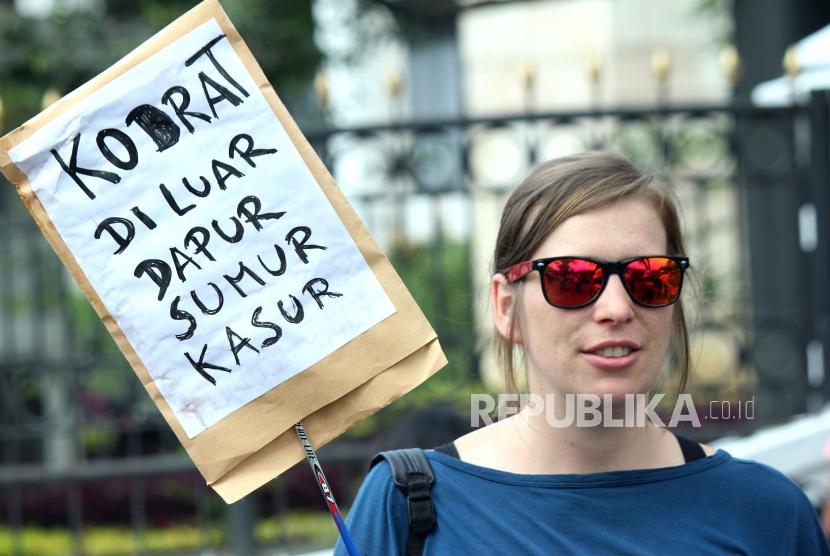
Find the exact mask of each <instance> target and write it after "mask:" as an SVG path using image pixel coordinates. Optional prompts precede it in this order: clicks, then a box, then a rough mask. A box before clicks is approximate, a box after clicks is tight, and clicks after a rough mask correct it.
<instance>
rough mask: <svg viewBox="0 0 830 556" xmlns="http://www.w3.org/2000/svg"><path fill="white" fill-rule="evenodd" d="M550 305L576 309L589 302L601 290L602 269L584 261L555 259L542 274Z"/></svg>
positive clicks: (595, 264) (593, 263)
mask: <svg viewBox="0 0 830 556" xmlns="http://www.w3.org/2000/svg"><path fill="white" fill-rule="evenodd" d="M542 280H543V287H544V288H545V295H546V296H547V298H548V301H549V302H550V303H553V304H554V305H560V306H563V307H578V306H579V305H585V304H586V303H588V302H590V301H591V300H592V299H594V297H595V296H596V295H597V293H598V292H599V290H600V289H601V288H602V268H600V266H599V265H598V264H597V263H595V262H592V261H586V260H584V259H556V260H554V261H551V262H550V263H548V265H547V266H546V267H545V271H544V272H543V273H542Z"/></svg>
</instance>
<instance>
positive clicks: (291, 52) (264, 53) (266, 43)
mask: <svg viewBox="0 0 830 556" xmlns="http://www.w3.org/2000/svg"><path fill="white" fill-rule="evenodd" d="M193 4H194V2H192V1H189V0H187V1H186V0H164V1H162V0H141V1H133V0H129V1H127V0H105V1H104V2H102V4H101V6H102V8H101V9H99V8H98V7H95V9H89V10H71V11H70V10H67V11H55V12H54V13H52V14H51V15H50V16H48V17H46V18H43V19H41V18H30V17H22V16H20V15H18V14H17V13H16V12H15V11H14V9H13V8H12V7H11V6H8V5H4V4H0V52H2V53H3V55H2V56H0V98H2V99H3V102H4V104H5V112H6V116H5V124H2V123H0V130H7V129H11V128H13V127H16V126H18V125H20V124H21V123H22V122H24V121H26V120H27V119H29V118H31V117H32V116H33V115H35V114H36V113H37V112H39V111H40V109H41V99H42V97H43V94H44V92H45V91H46V90H48V89H56V90H57V91H59V92H60V93H62V94H65V93H68V92H69V91H71V90H73V89H75V88H77V87H78V86H80V85H82V84H83V83H84V82H86V81H88V80H89V79H91V78H92V77H94V76H95V75H96V74H98V73H100V72H101V71H103V70H104V69H106V68H107V67H109V66H110V65H112V64H113V63H114V62H116V61H117V60H119V59H120V58H121V57H123V56H124V55H125V54H127V53H128V52H130V51H131V50H133V49H134V48H136V47H137V46H138V45H140V44H141V43H142V42H144V41H145V40H147V39H148V38H150V37H151V36H152V35H153V34H154V33H155V32H156V31H158V30H159V29H161V28H163V27H164V26H165V25H167V24H168V23H170V22H171V21H173V20H174V19H175V18H177V17H178V16H179V15H181V14H183V13H184V12H185V11H187V10H188V9H190V8H191V7H192V6H193ZM223 7H224V8H225V9H226V10H227V11H228V15H229V16H230V17H231V20H232V21H234V24H235V25H236V26H237V28H238V29H239V32H240V34H241V35H242V37H243V38H244V39H245V41H246V43H247V44H248V46H249V47H250V48H251V50H252V52H253V53H254V56H255V57H256V58H257V61H258V62H259V64H260V65H261V66H262V68H263V71H264V72H265V74H266V75H267V76H268V77H269V79H270V80H271V81H272V83H274V85H275V86H276V87H277V88H278V90H279V93H280V95H281V96H282V97H283V100H285V101H286V102H287V103H288V104H289V105H292V104H295V105H298V106H301V107H305V106H306V104H307V103H305V104H304V102H305V100H306V98H305V97H307V96H308V90H309V83H310V82H311V79H312V77H313V75H314V73H315V72H316V71H317V68H318V67H319V65H320V61H321V54H320V52H319V50H318V49H317V46H316V44H315V42H314V36H313V31H314V26H313V20H312V13H311V3H310V2H296V1H294V0H226V1H225V2H223Z"/></svg>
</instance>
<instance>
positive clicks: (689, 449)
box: [674, 433, 706, 463]
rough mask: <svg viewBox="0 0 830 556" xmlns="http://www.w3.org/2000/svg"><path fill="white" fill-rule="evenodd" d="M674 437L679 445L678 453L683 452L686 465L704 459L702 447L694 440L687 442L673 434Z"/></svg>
mask: <svg viewBox="0 0 830 556" xmlns="http://www.w3.org/2000/svg"><path fill="white" fill-rule="evenodd" d="M674 436H675V437H676V438H677V442H678V443H679V444H680V451H681V452H683V459H684V460H685V461H686V463H689V462H692V461H696V460H699V459H703V458H705V457H706V452H704V451H703V447H702V446H701V445H700V444H698V443H697V442H695V441H694V440H689V439H688V438H686V437H685V436H680V435H679V434H677V433H674Z"/></svg>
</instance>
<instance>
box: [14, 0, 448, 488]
mask: <svg viewBox="0 0 830 556" xmlns="http://www.w3.org/2000/svg"><path fill="white" fill-rule="evenodd" d="M0 168H2V171H3V173H4V175H5V176H6V177H7V178H8V179H9V180H10V181H11V182H12V184H14V186H15V187H16V189H17V191H18V194H19V196H20V198H21V199H22V200H23V203H24V204H25V205H26V207H27V208H28V210H29V212H31V214H32V217H33V218H34V219H35V221H36V222H37V224H38V226H39V227H40V229H41V230H42V232H43V234H44V235H45V236H46V238H47V240H48V241H49V243H50V244H51V245H52V247H53V248H54V250H55V252H56V253H57V254H58V256H59V257H60V259H61V261H63V263H64V264H65V265H66V267H67V268H68V269H69V272H70V273H71V274H72V276H73V277H74V278H75V280H77V282H78V284H80V286H81V289H82V290H83V292H84V293H85V294H86V296H87V297H88V298H89V300H90V302H91V303H92V305H93V307H94V308H95V310H96V311H97V313H98V315H99V316H100V317H101V319H102V320H103V322H104V324H105V325H106V327H107V329H108V330H109V332H110V333H111V334H112V336H113V338H114V339H115V341H116V343H117V344H118V346H119V348H120V349H121V351H122V352H123V353H124V355H125V356H126V357H127V360H128V361H129V362H130V364H131V365H132V367H133V369H134V370H135V372H136V374H137V375H138V377H139V379H140V380H141V382H142V383H143V384H144V386H145V388H146V389H147V392H148V393H149V394H150V396H151V397H152V399H153V400H154V402H155V403H156V404H157V405H158V407H159V409H160V411H161V412H162V414H163V415H164V418H165V419H166V420H167V422H168V424H169V425H170V426H171V427H172V428H173V430H174V432H175V433H176V435H177V437H178V438H179V440H180V441H181V443H182V445H183V446H184V447H185V449H186V450H187V452H188V454H189V455H190V457H191V458H192V459H193V461H194V463H195V464H196V466H197V467H198V468H199V470H200V471H201V473H202V474H203V475H204V477H205V479H206V480H207V482H208V484H210V485H211V486H212V487H213V488H214V489H215V490H216V491H217V492H218V493H219V494H220V495H221V496H222V498H224V499H225V501H226V502H229V503H230V502H233V501H235V500H238V499H239V498H241V497H243V496H245V495H246V494H248V493H249V492H251V491H253V490H254V489H256V488H257V487H259V486H261V485H262V484H264V483H266V482H267V481H269V480H270V479H272V478H274V477H276V476H277V475H279V474H280V473H281V472H283V471H284V470H286V469H287V468H288V467H290V466H292V465H293V464H295V463H296V462H298V461H300V460H301V459H302V458H303V457H304V452H303V450H302V448H301V446H300V444H299V442H298V441H297V438H296V436H295V434H294V430H293V425H294V423H295V422H297V421H300V420H302V421H303V423H304V425H305V428H306V431H307V432H308V435H309V437H310V439H311V440H312V442H313V443H314V445H315V446H322V445H323V444H325V443H327V442H328V441H330V440H331V439H333V438H335V437H336V436H338V435H339V434H341V433H342V432H344V431H345V430H347V429H348V428H349V427H350V426H351V425H353V424H354V423H356V422H357V421H359V420H360V419H362V418H364V417H367V416H368V415H371V414H372V413H374V412H375V411H377V410H378V409H380V408H382V407H384V406H385V405H387V404H388V403H390V402H391V401H393V400H394V399H396V398H397V397H399V396H401V395H403V394H404V393H406V392H408V391H409V390H411V389H413V388H415V387H416V386H417V385H418V384H420V383H421V382H423V381H424V380H426V379H427V378H428V377H429V376H430V375H432V374H433V373H435V372H436V371H437V370H438V369H440V368H441V367H442V366H443V365H444V364H446V359H445V357H444V355H443V353H442V351H441V348H440V346H439V344H438V340H437V337H436V334H435V332H434V331H433V330H432V328H431V327H430V325H429V323H428V322H427V321H426V319H425V318H424V316H423V314H422V313H421V311H420V310H419V308H418V307H417V305H416V304H415V302H414V300H413V299H412V297H411V296H410V294H409V292H407V290H406V288H405V287H404V285H403V283H402V282H401V280H400V279H399V277H398V276H397V274H396V273H395V271H394V269H393V268H392V267H391V265H390V264H389V261H388V260H387V259H386V258H385V257H384V255H383V253H382V252H381V251H380V249H379V248H378V246H377V245H376V244H375V243H374V241H373V240H372V238H371V236H370V235H369V233H368V232H367V230H366V229H365V227H364V226H363V224H362V223H361V222H360V220H359V219H358V218H357V216H356V215H355V213H354V211H353V210H352V208H351V207H350V206H349V204H348V202H347V201H346V199H345V198H344V196H343V194H342V193H341V192H340V190H339V189H338V188H337V186H336V185H335V184H334V181H333V180H332V177H331V176H330V175H329V173H328V172H327V171H326V169H325V167H324V166H323V164H322V163H321V161H320V159H319V158H318V157H317V156H316V154H315V153H314V151H313V150H312V148H311V147H310V145H309V144H308V142H307V141H306V139H305V138H304V137H303V135H302V134H301V133H300V131H299V129H298V128H297V126H296V124H295V123H294V121H293V120H292V118H291V116H290V115H289V114H288V112H287V111H286V109H285V107H284V106H283V104H282V103H281V102H280V100H279V98H278V97H277V95H276V93H275V92H274V90H273V89H272V88H271V86H270V84H269V83H268V81H267V80H266V78H265V75H264V74H263V73H262V70H261V69H260V68H259V66H258V65H257V63H256V62H255V60H254V58H253V56H252V55H251V53H250V51H249V50H248V48H247V47H246V46H245V44H244V43H243V41H242V39H241V38H240V36H239V34H238V33H237V31H236V29H235V28H234V27H233V25H232V24H231V22H230V21H229V19H228V17H227V15H226V14H225V13H224V11H223V10H222V8H221V7H220V5H219V3H218V2H217V1H216V0H207V1H205V2H203V3H201V4H199V5H198V6H196V7H195V8H193V9H192V10H190V11H189V12H187V13H186V14H185V15H183V16H182V17H181V18H179V19H178V20H176V21H175V22H173V23H172V24H171V25H169V26H168V27H167V28H165V29H164V30H162V31H161V32H159V33H158V34H157V35H155V36H154V37H152V38H151V39H150V40H148V41H147V42H146V43H144V44H143V45H141V46H140V47H139V48H137V49H136V50H135V51H133V52H132V53H131V54H129V55H128V56H126V57H125V58H124V59H123V60H121V61H119V62H118V63H117V64H115V65H114V66H113V67H111V68H109V69H108V70H106V71H105V72H103V73H102V74H101V75H99V76H98V77H96V78H95V79H93V80H92V81H90V82H89V83H87V84H86V85H84V86H82V87H80V88H79V89H78V90H76V91H74V92H73V93H71V94H69V95H67V96H66V97H64V98H63V99H62V100H61V101H60V102H58V103H57V104H55V105H53V106H52V107H50V108H49V109H47V110H46V111H44V112H43V113H41V114H39V115H38V116H36V117H35V118H33V119H32V120H31V121H29V122H27V123H26V124H24V125H23V126H21V127H20V128H18V129H16V130H14V131H13V132H11V133H9V134H8V135H7V136H6V137H4V138H2V139H0ZM321 200H322V201H321ZM197 228H199V229H197ZM266 243H267V246H268V249H267V250H262V246H263V245H265V244H266ZM272 244H273V245H272ZM237 263H238V265H237ZM263 300H264V301H263ZM301 307H302V308H301ZM252 308H253V310H252ZM200 347H203V348H204V349H201V350H200Z"/></svg>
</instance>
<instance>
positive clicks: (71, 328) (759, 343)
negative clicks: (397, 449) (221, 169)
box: [0, 92, 830, 555]
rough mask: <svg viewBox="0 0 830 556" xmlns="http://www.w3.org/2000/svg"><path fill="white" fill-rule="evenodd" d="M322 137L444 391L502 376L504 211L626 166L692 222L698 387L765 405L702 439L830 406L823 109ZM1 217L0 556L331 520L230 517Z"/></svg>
mask: <svg viewBox="0 0 830 556" xmlns="http://www.w3.org/2000/svg"><path fill="white" fill-rule="evenodd" d="M307 131H308V137H309V139H310V141H311V142H312V144H313V145H314V146H315V148H316V149H317V151H318V153H320V154H321V156H322V157H323V159H324V161H325V162H326V164H327V166H328V167H329V168H330V169H332V171H333V172H334V174H335V177H336V178H337V180H338V182H339V183H340V185H341V187H342V188H343V189H344V190H345V191H346V193H347V195H348V196H349V198H350V199H351V201H352V202H353V203H354V205H355V206H356V208H357V210H358V212H359V213H360V214H361V215H362V216H363V218H364V220H365V221H366V223H367V226H368V227H369V229H370V231H371V232H372V233H373V234H374V235H375V237H376V238H377V239H378V241H379V242H380V243H381V245H383V246H384V248H385V249H386V251H387V253H389V255H390V258H391V259H392V260H393V263H395V264H396V266H397V267H398V269H399V272H400V273H401V274H402V276H403V278H404V281H406V282H407V284H408V285H409V286H410V287H411V288H412V289H413V291H414V293H415V295H416V298H417V299H418V300H419V302H420V303H421V304H422V306H423V308H424V310H425V312H426V313H427V315H428V316H429V317H430V319H431V322H432V324H433V326H434V327H435V328H436V330H437V331H438V334H439V336H440V338H441V340H442V344H443V345H444V347H445V349H446V351H447V352H448V354H449V356H450V357H449V358H450V363H451V364H450V368H449V369H448V370H446V371H443V372H442V373H445V374H447V376H449V377H450V378H447V379H444V380H445V382H447V383H449V384H451V385H452V384H453V383H455V382H457V383H458V384H461V383H464V382H469V381H470V380H471V379H473V378H476V379H477V377H478V373H479V370H480V368H483V367H486V366H487V359H488V358H487V356H486V350H485V348H484V347H483V346H485V345H486V341H485V340H486V338H485V337H486V336H487V334H488V333H489V332H488V327H487V325H486V317H485V316H484V315H485V310H486V309H484V308H483V304H482V303H481V302H480V298H481V297H482V296H481V295H478V294H477V293H476V292H477V291H480V288H481V286H482V284H485V283H486V280H487V270H486V268H487V261H488V251H489V249H490V246H491V242H492V238H493V237H494V234H495V228H496V226H497V222H498V214H499V211H500V208H501V205H502V203H503V202H504V199H505V196H506V194H507V193H508V192H509V191H510V190H511V188H512V187H514V186H515V185H516V184H517V183H518V181H519V180H520V179H521V177H522V176H523V175H524V174H525V173H526V172H527V170H528V169H529V168H530V167H531V166H533V165H534V164H535V163H536V162H538V161H541V160H544V159H547V158H550V157H553V156H557V155H562V154H567V153H570V152H575V151H581V150H586V149H596V148H612V149H615V150H618V151H622V152H624V153H626V154H628V155H629V156H630V157H631V158H632V159H633V160H634V161H635V162H636V163H637V164H638V165H640V166H643V167H650V168H651V169H653V170H655V171H657V172H658V173H659V174H660V175H661V176H663V178H664V179H665V180H666V181H667V182H668V183H669V185H670V186H671V188H672V189H673V191H674V192H675V194H676V195H677V197H678V200H679V202H680V205H681V208H682V211H683V217H684V221H685V226H686V230H687V242H688V245H687V247H688V250H689V252H690V254H691V256H692V258H693V261H694V267H695V269H696V274H697V279H698V283H699V287H698V291H699V300H700V302H699V303H698V304H693V305H695V307H697V308H696V309H695V310H693V311H691V312H692V315H691V320H692V329H693V330H694V331H695V333H694V338H695V341H696V345H697V346H698V347H699V348H700V352H701V353H702V356H701V357H700V359H699V360H698V363H697V365H696V367H695V371H696V373H697V379H696V380H695V381H694V382H693V388H697V389H698V390H697V391H698V392H701V393H702V394H703V395H704V397H705V398H706V399H716V398H717V399H734V400H742V399H743V400H745V399H747V398H748V397H750V396H752V397H754V398H755V400H756V402H757V403H756V405H755V408H756V415H754V417H753V419H751V420H750V419H747V418H746V416H744V418H742V419H734V418H731V417H730V418H722V419H720V420H719V421H718V422H709V423H704V424H705V426H704V428H703V429H702V430H701V431H696V433H697V434H698V436H700V437H706V438H711V437H714V436H717V435H720V434H722V433H724V432H729V431H735V430H738V431H748V430H752V429H754V428H757V427H759V426H762V425H763V424H767V423H772V422H776V421H780V420H781V419H783V418H786V417H787V416H790V415H793V414H795V413H798V412H802V411H805V410H807V409H815V408H817V407H818V406H820V405H821V403H822V402H823V401H824V400H825V399H826V398H827V394H828V392H829V391H830V390H828V384H827V381H825V380H824V369H825V368H826V363H827V357H828V355H827V350H826V349H825V348H824V346H828V345H830V300H829V299H830V297H829V294H828V292H827V287H826V280H827V278H826V277H827V276H828V275H830V272H829V271H830V252H828V247H827V246H826V245H825V241H826V240H827V234H826V230H827V226H828V224H829V222H828V220H829V219H830V217H828V214H830V194H828V176H830V174H828V168H827V165H828V160H830V157H828V154H830V153H828V144H829V143H828V95H827V94H826V93H823V92H822V93H816V94H814V95H813V97H812V98H811V99H810V102H809V103H808V104H806V105H800V106H795V107H787V108H780V109H759V108H754V107H751V106H748V105H743V104H739V103H737V104H729V105H723V106H673V107H668V106H664V107H656V108H648V109H634V108H632V109H613V110H590V111H579V112H556V113H522V114H511V115H505V116H497V117H481V118H461V119H441V120H432V121H414V122H413V121H406V122H404V121H401V122H393V123H388V124H384V125H376V126H364V127H356V128H349V129H322V130H307ZM8 189H10V188H8ZM5 198H6V199H8V197H5ZM2 209H3V220H2V222H0V261H2V264H0V315H2V317H1V318H0V554H14V555H17V554H24V553H26V554H39V553H42V552H38V549H37V548H36V546H35V545H34V544H32V543H33V542H34V541H30V540H28V539H27V537H26V531H27V530H28V529H29V528H32V527H35V526H42V527H58V528H63V529H65V530H69V531H71V533H72V534H71V541H70V544H69V546H68V547H67V548H66V549H65V550H66V553H72V554H87V553H92V552H95V551H96V550H95V549H94V548H93V547H92V546H91V545H90V543H91V541H90V538H89V537H88V536H87V535H86V534H85V532H86V531H87V530H88V529H89V528H90V527H91V526H92V525H94V524H97V523H116V524H122V525H123V526H124V528H125V529H124V533H123V534H124V535H127V536H129V537H130V539H131V542H130V543H128V546H129V553H131V554H143V553H162V552H164V551H165V548H164V547H159V546H156V545H155V544H154V541H153V542H151V540H148V537H147V535H146V532H147V531H148V529H150V528H153V529H158V528H164V527H165V526H167V525H170V524H174V523H175V524H177V525H180V526H190V528H191V529H188V530H189V531H191V533H192V535H194V538H195V540H193V541H192V542H191V543H190V546H191V550H192V551H193V552H199V551H201V550H203V549H211V548H217V547H223V546H224V547H230V548H228V550H230V551H231V552H232V553H235V554H253V553H255V551H256V550H257V549H256V548H255V547H256V546H257V545H258V546H259V547H260V550H264V549H263V548H262V547H263V546H271V547H272V549H273V546H274V544H275V543H276V544H279V543H280V537H279V534H277V535H276V536H274V535H271V536H268V535H263V534H262V533H261V531H260V532H258V533H257V534H256V535H255V526H256V525H257V524H258V523H260V521H261V520H262V519H263V518H265V517H273V516H275V515H279V514H282V513H284V512H285V511H286V510H287V509H289V508H291V507H293V506H295V505H302V504H306V503H308V505H309V506H308V507H314V505H315V504H318V503H319V502H317V501H316V500H315V496H316V492H314V485H313V484H312V483H311V480H310V478H308V477H306V476H305V474H307V473H308V472H307V470H305V469H302V470H300V469H297V470H296V471H297V473H295V472H294V470H292V471H291V472H289V473H287V474H286V475H283V476H282V477H280V478H279V479H277V480H275V481H273V482H272V483H271V484H269V485H268V486H266V487H264V488H263V489H261V491H260V492H258V493H256V494H255V495H251V496H250V497H249V498H248V499H247V500H246V501H245V502H243V503H241V504H237V505H234V506H231V507H230V509H227V508H226V507H224V505H223V504H222V503H221V502H220V501H219V499H218V497H216V496H215V495H214V494H212V493H211V491H210V490H209V489H208V488H207V487H205V486H204V484H203V481H202V480H201V478H200V476H199V475H198V474H197V473H196V472H195V471H194V468H193V466H192V464H191V463H190V461H189V460H188V459H187V457H186V456H185V455H184V453H183V451H182V450H181V448H180V447H179V445H178V443H177V441H176V440H175V437H174V436H173V435H172V433H171V432H170V431H168V429H167V426H166V424H165V423H164V422H163V421H162V419H161V417H160V415H158V413H157V410H156V408H155V406H154V405H153V403H152V402H151V401H150V399H149V397H148V396H147V394H146V393H145V392H144V390H143V388H142V387H141V385H140V383H139V381H138V380H137V379H136V378H135V376H134V374H133V373H132V371H131V370H130V369H129V367H128V365H127V364H126V362H125V361H124V360H123V358H122V356H121V355H120V353H119V352H118V350H117V348H116V347H115V345H114V343H113V342H112V341H111V339H110V338H109V336H108V335H107V333H106V331H105V330H104V328H103V327H102V326H101V325H100V323H99V321H98V318H97V317H96V316H95V314H94V313H93V311H92V309H91V308H90V307H89V305H88V304H87V302H86V301H85V299H84V298H83V295H82V294H81V292H80V291H79V289H78V288H77V287H76V286H75V285H74V283H72V282H71V279H70V278H69V277H68V276H67V274H66V273H65V272H64V270H63V269H62V267H61V265H60V263H59V261H58V260H57V258H56V257H55V256H54V254H53V253H52V251H51V249H50V248H49V246H48V245H47V244H46V242H45V241H44V240H43V238H42V237H41V235H40V233H39V231H38V230H37V229H36V227H35V226H34V224H33V223H32V222H31V221H30V219H29V217H28V215H26V214H24V211H23V210H22V207H20V206H19V203H16V202H9V203H6V206H4V207H2ZM721 417H723V416H722V415H721ZM390 442H391V443H394V442H395V441H394V440H392V441H390ZM373 447H377V445H368V446H367V444H366V443H360V442H356V441H350V440H346V441H338V442H336V443H334V444H333V445H332V446H328V447H326V448H324V449H323V450H321V458H322V459H323V461H324V465H326V466H327V473H328V474H330V475H331V476H330V477H329V478H330V479H331V480H332V482H333V483H334V484H338V480H340V481H341V483H340V484H344V485H348V486H344V488H343V489H341V490H342V492H341V493H340V494H339V497H340V498H341V503H344V505H348V502H349V500H348V499H349V496H350V494H352V493H351V492H350V491H349V490H350V488H351V486H352V485H354V484H355V480H357V479H358V478H359V476H360V474H361V473H362V472H363V470H364V469H365V467H364V465H365V462H366V461H368V458H369V456H370V450H371V449H372V448H373ZM332 468H333V469H334V472H332V471H331V469H332ZM306 479H308V480H306ZM298 484H299V485H302V486H298ZM303 491H307V492H309V493H310V494H309V496H308V500H305V499H303V498H302V495H300V494H298V492H303ZM309 500H310V502H309ZM3 535H5V536H3ZM4 539H5V541H4ZM4 543H5V544H4ZM101 553H113V552H112V551H110V552H106V550H104V551H102V552H101Z"/></svg>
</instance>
